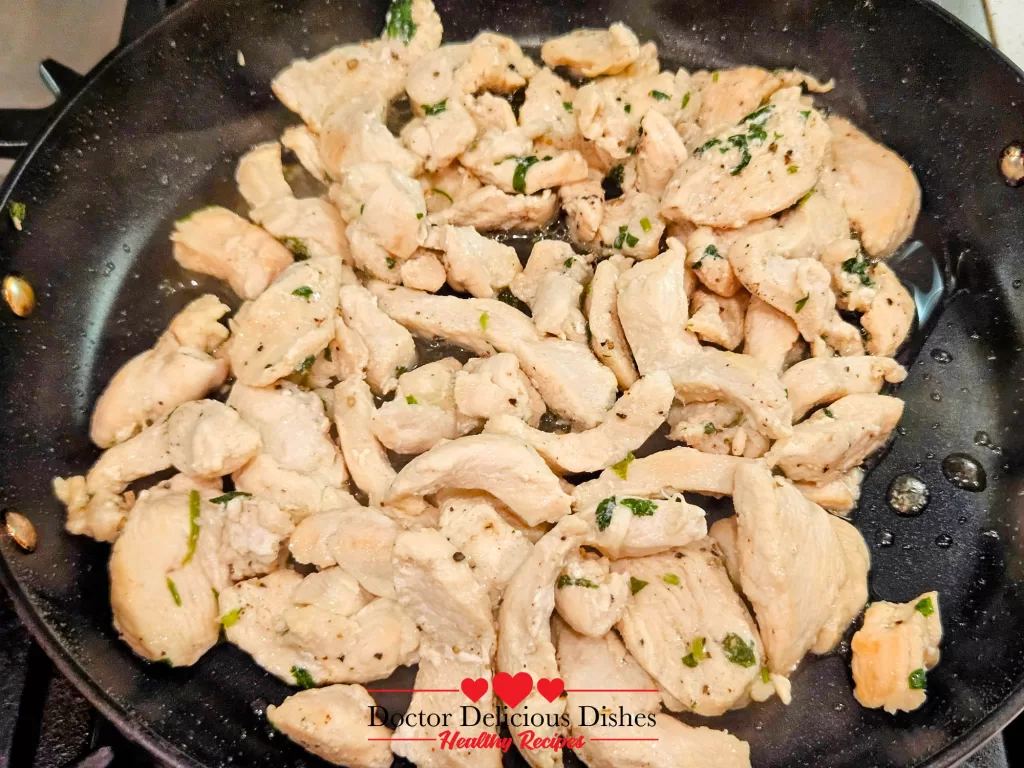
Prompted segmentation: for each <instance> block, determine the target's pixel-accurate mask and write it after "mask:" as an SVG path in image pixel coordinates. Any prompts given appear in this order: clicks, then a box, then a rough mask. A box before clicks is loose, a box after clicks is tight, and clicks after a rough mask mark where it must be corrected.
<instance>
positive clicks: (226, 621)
mask: <svg viewBox="0 0 1024 768" xmlns="http://www.w3.org/2000/svg"><path fill="white" fill-rule="evenodd" d="M240 618H242V609H241V608H235V609H234V610H233V611H228V612H227V613H225V614H224V615H223V616H221V617H220V625H221V626H222V627H224V629H227V628H228V627H230V626H233V625H234V624H235V622H237V621H238V620H239V619H240Z"/></svg>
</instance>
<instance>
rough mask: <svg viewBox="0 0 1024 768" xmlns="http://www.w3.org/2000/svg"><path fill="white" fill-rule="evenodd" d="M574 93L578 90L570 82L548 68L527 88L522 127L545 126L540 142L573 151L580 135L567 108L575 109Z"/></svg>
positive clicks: (574, 120)
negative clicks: (573, 106)
mask: <svg viewBox="0 0 1024 768" xmlns="http://www.w3.org/2000/svg"><path fill="white" fill-rule="evenodd" d="M575 94H576V89H575V88H574V87H573V86H572V85H571V84H570V83H569V82H567V81H565V80H563V79H562V78H560V77H559V76H558V75H556V74H554V73H553V72H552V71H551V70H550V69H547V68H546V67H545V68H544V69H542V70H541V71H540V72H538V73H537V74H536V75H534V76H533V78H531V80H530V84H529V85H528V86H526V95H525V98H524V100H523V105H522V106H521V107H520V108H519V124H520V125H531V124H536V123H542V124H544V126H545V129H544V133H543V135H542V136H539V137H538V138H537V141H538V143H543V144H544V145H545V146H551V147H552V148H554V149H572V148H573V147H574V142H575V140H576V136H577V132H578V131H577V127H576V118H575V116H574V115H573V114H572V112H570V111H569V109H566V107H565V105H566V104H568V105H569V107H570V108H571V107H572V100H573V97H574V96H575ZM506 103H507V102H506Z"/></svg>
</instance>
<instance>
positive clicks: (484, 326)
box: [480, 312, 490, 331]
mask: <svg viewBox="0 0 1024 768" xmlns="http://www.w3.org/2000/svg"><path fill="white" fill-rule="evenodd" d="M489 318H490V315H488V314H487V313H486V312H484V313H483V314H482V315H480V328H481V329H483V330H485V331H486V330H487V321H488V319H489Z"/></svg>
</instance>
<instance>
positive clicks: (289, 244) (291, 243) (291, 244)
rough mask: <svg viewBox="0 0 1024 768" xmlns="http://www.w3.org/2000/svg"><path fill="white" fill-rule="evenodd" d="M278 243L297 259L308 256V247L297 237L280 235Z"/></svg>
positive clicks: (300, 259) (303, 258)
mask: <svg viewBox="0 0 1024 768" xmlns="http://www.w3.org/2000/svg"><path fill="white" fill-rule="evenodd" d="M360 213H362V211H360ZM280 243H281V245H283V246H284V247H285V248H287V249H288V250H289V251H291V252H292V255H293V256H294V257H295V258H296V259H298V260H299V261H305V260H306V259H308V258H309V247H308V246H307V245H306V241H305V240H301V239H300V238H298V237H282V238H281V239H280Z"/></svg>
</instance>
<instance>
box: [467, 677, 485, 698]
mask: <svg viewBox="0 0 1024 768" xmlns="http://www.w3.org/2000/svg"><path fill="white" fill-rule="evenodd" d="M462 692H463V693H464V694H466V697H467V698H468V699H469V700H470V701H472V702H474V703H475V702H478V701H480V697H481V696H483V695H484V694H485V693H487V678H485V677H478V678H477V679H476V680H474V679H473V678H472V677H467V678H466V679H465V680H463V681H462Z"/></svg>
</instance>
